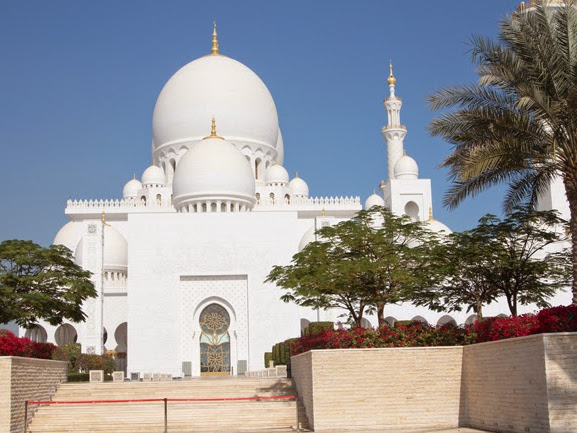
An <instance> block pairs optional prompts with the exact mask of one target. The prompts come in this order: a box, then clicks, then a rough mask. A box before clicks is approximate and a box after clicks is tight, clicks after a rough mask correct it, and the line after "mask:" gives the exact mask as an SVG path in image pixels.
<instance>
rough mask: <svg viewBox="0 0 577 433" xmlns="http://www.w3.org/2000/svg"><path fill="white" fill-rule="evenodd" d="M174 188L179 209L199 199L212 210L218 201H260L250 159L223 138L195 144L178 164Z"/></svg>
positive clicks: (174, 196) (245, 204)
mask: <svg viewBox="0 0 577 433" xmlns="http://www.w3.org/2000/svg"><path fill="white" fill-rule="evenodd" d="M172 188H173V193H174V195H173V203H174V207H175V208H176V209H177V210H178V211H185V210H186V207H187V206H188V205H191V204H195V203H199V202H200V203H204V204H208V209H205V210H204V211H208V212H210V211H211V206H214V204H215V203H218V202H220V204H221V205H222V204H225V203H227V202H229V203H234V204H237V205H240V206H243V205H244V206H247V207H248V208H252V206H253V205H254V203H255V201H256V200H255V180H254V176H253V173H252V169H251V167H250V164H249V162H248V161H247V159H246V158H245V157H244V156H243V154H242V153H241V152H240V151H239V150H238V149H237V148H236V147H235V146H234V145H233V144H232V143H229V142H228V141H226V140H223V139H222V138H213V137H209V138H206V139H204V140H202V141H200V142H198V143H197V144H195V145H193V146H192V148H191V149H190V150H189V151H188V152H186V153H185V154H184V156H183V157H182V159H181V160H180V164H179V165H178V166H177V167H176V172H175V174H174V180H173V182H172ZM220 210H221V208H218V211H220ZM201 211H203V210H200V209H199V210H197V212H201Z"/></svg>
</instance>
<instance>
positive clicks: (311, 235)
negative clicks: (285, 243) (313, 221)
mask: <svg viewBox="0 0 577 433" xmlns="http://www.w3.org/2000/svg"><path fill="white" fill-rule="evenodd" d="M315 240H316V239H315V226H312V227H311V228H310V229H308V230H307V231H306V232H305V234H304V235H303V237H302V238H301V241H300V242H299V252H301V251H302V250H304V248H305V247H306V246H307V245H308V244H310V243H311V242H314V241H315Z"/></svg>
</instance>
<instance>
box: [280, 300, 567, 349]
mask: <svg viewBox="0 0 577 433" xmlns="http://www.w3.org/2000/svg"><path fill="white" fill-rule="evenodd" d="M545 332H577V306H576V305H569V306H566V307H554V308H547V309H544V310H541V311H540V312H539V313H538V314H537V315H533V314H523V315H521V316H517V317H490V318H486V319H483V320H480V321H477V322H475V323H473V324H472V325H468V326H466V327H464V328H461V327H457V326H453V325H450V324H447V325H442V326H431V325H427V324H425V323H421V322H404V321H403V322H397V323H396V324H395V326H394V327H392V328H391V327H388V326H385V327H383V328H380V329H365V328H352V329H337V330H333V329H327V330H322V331H320V332H318V333H316V334H313V335H307V336H304V337H301V338H297V339H295V340H294V341H293V342H292V343H291V345H290V347H291V354H292V355H297V354H299V353H303V352H307V351H309V350H313V349H356V348H370V347H424V346H462V345H467V344H474V343H482V342H485V341H496V340H502V339H505V338H513V337H524V336H526V335H533V334H540V333H545Z"/></svg>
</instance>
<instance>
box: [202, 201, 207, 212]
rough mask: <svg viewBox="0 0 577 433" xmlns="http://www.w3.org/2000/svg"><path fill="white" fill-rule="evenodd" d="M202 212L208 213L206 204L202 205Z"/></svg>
mask: <svg viewBox="0 0 577 433" xmlns="http://www.w3.org/2000/svg"><path fill="white" fill-rule="evenodd" d="M202 211H203V212H207V206H206V203H203V204H202Z"/></svg>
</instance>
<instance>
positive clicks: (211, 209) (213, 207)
mask: <svg viewBox="0 0 577 433" xmlns="http://www.w3.org/2000/svg"><path fill="white" fill-rule="evenodd" d="M210 211H211V212H216V203H211V204H210Z"/></svg>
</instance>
